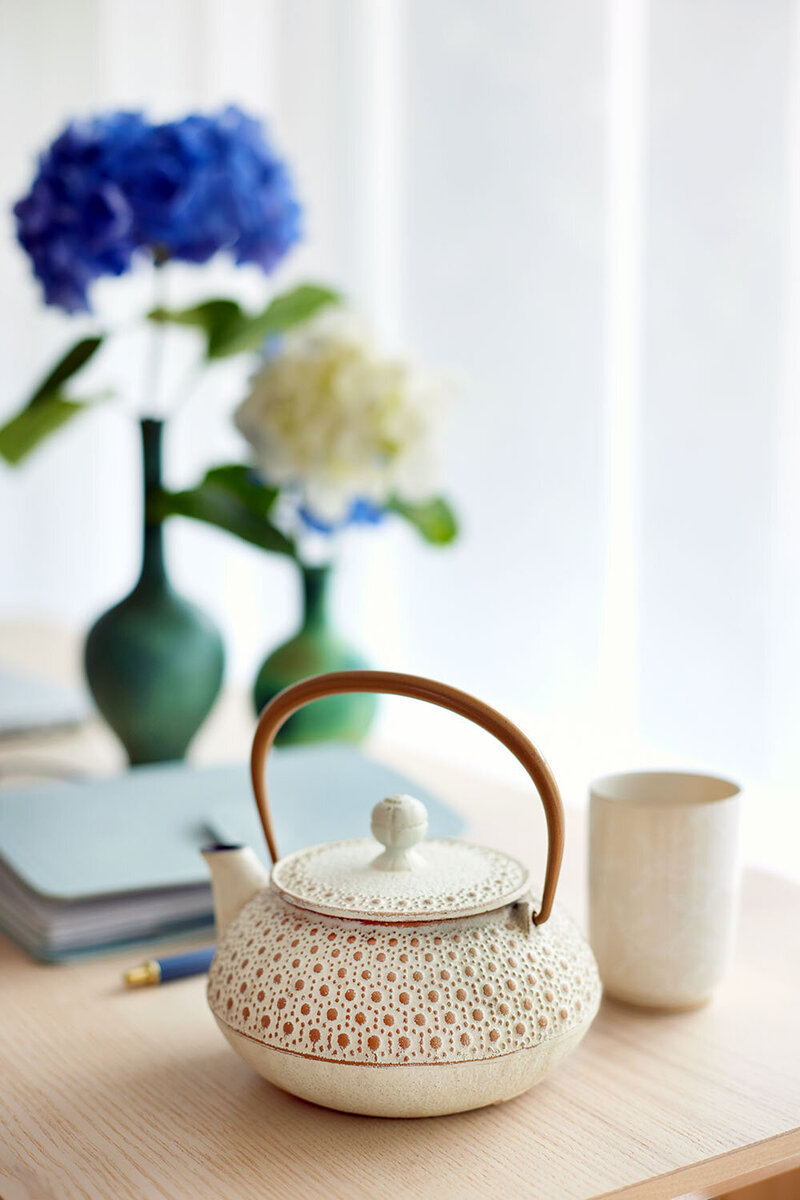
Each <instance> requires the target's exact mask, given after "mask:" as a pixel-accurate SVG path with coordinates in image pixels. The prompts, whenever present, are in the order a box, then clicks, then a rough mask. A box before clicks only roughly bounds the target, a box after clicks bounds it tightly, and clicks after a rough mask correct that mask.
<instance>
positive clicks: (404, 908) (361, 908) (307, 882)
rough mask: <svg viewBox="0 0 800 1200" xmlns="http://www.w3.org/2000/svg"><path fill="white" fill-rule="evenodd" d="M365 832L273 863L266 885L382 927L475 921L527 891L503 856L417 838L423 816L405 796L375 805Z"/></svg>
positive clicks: (520, 870)
mask: <svg viewBox="0 0 800 1200" xmlns="http://www.w3.org/2000/svg"><path fill="white" fill-rule="evenodd" d="M371 827H372V833H373V834H374V838H355V839H351V840H348V841H343V842H329V843H326V844H325V845H322V846H311V847H309V848H308V849H305V850H298V851H296V852H295V853H294V854H289V855H287V856H286V857H285V858H281V859H279V860H278V862H277V863H276V864H275V866H274V867H273V870H272V882H273V884H274V885H275V887H276V888H277V889H278V890H279V891H280V892H281V893H282V894H283V895H284V896H285V897H286V899H287V900H289V901H290V902H291V903H292V904H296V905H298V906H299V907H300V908H305V909H310V910H311V911H312V912H317V913H320V914H323V915H325V916H334V917H350V918H353V919H356V920H364V919H369V920H373V921H386V922H388V923H390V924H395V923H396V924H402V923H406V922H409V921H436V920H446V919H447V918H449V917H470V916H476V915H477V914H478V913H483V912H490V911H492V910H493V909H496V908H502V907H503V906H504V905H506V904H510V903H512V902H513V901H514V900H518V899H519V897H520V896H521V895H523V893H524V892H525V891H526V890H527V888H528V871H527V868H526V867H524V866H523V865H522V863H520V862H518V861H517V860H516V859H515V858H511V857H510V856H509V855H507V854H502V853H501V852H500V851H498V850H489V849H487V848H486V847H484V846H475V845H472V844H471V843H469V842H461V841H454V840H450V839H446V838H441V839H433V838H432V839H430V840H427V841H424V840H423V839H424V838H425V834H426V833H427V830H428V813H427V809H426V808H425V805H424V804H423V803H422V802H421V801H420V800H415V799H414V797H413V796H389V797H387V798H386V799H385V800H382V801H381V802H380V803H379V804H376V805H375V807H374V809H373V810H372V826H371ZM374 839H377V841H378V842H380V843H382V845H383V846H384V849H383V851H380V850H379V848H378V846H377V845H376V841H375V840H374Z"/></svg>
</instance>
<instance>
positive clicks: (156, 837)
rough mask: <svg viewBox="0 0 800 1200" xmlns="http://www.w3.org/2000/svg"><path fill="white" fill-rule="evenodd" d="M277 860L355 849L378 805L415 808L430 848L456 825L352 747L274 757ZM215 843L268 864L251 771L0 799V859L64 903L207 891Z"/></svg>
mask: <svg viewBox="0 0 800 1200" xmlns="http://www.w3.org/2000/svg"><path fill="white" fill-rule="evenodd" d="M267 782H268V785H269V792H270V801H271V804H272V807H273V812H274V821H275V831H276V836H277V839H278V846H279V848H280V851H281V853H284V854H285V853H289V852H290V851H292V850H297V849H299V848H300V847H302V846H305V845H312V844H314V843H318V842H327V841H336V840H338V839H340V838H348V837H363V836H365V835H367V834H368V833H369V819H370V811H371V808H372V806H373V804H375V803H376V802H377V801H378V800H380V799H381V798H382V797H383V796H387V795H391V794H393V793H395V792H410V793H411V794H412V795H416V796H417V797H418V798H419V799H421V800H423V801H424V802H425V804H426V805H427V807H428V813H429V817H430V835H431V836H432V837H451V836H456V835H458V834H459V833H460V832H461V830H462V828H463V821H462V819H461V818H460V817H459V816H458V815H457V814H456V813H454V812H453V811H452V810H451V809H449V808H447V807H446V806H444V805H443V804H442V803H441V802H440V801H438V800H436V798H435V797H433V796H431V795H430V794H429V793H427V792H426V791H425V790H424V789H422V788H420V787H418V786H417V784H416V783H414V782H413V781H411V780H410V779H408V778H406V777H404V776H403V775H401V774H399V773H398V772H396V771H394V770H391V769H390V768H388V767H384V766H382V765H381V764H379V763H377V762H375V761H374V760H372V759H370V758H368V757H366V756H365V755H364V754H362V753H361V752H360V751H358V750H356V749H353V748H352V747H349V746H342V745H333V746H314V747H303V748H291V749H283V750H276V751H275V752H274V753H273V754H272V755H271V756H270V762H269V766H268V781H267ZM213 841H225V842H243V843H246V844H248V845H250V846H252V847H253V849H254V850H255V851H256V853H258V854H259V856H260V857H261V858H262V860H263V861H265V862H266V849H265V846H264V835H263V832H262V830H261V824H260V821H259V819H258V814H257V811H256V806H255V801H254V800H253V794H252V789H251V785H250V779H249V768H248V767H247V766H245V765H241V766H238V765H237V766H221V767H212V768H199V767H188V766H186V765H184V764H168V765H157V766H147V767H134V768H132V769H131V770H129V771H126V772H125V773H124V774H121V775H118V776H114V777H112V778H104V779H93V780H89V781H80V782H63V783H55V784H52V783H49V784H46V785H41V786H36V787H27V788H25V789H19V790H13V791H12V790H9V791H2V792H0V857H2V859H3V860H4V862H5V863H6V864H7V865H8V866H9V867H10V868H11V869H12V870H13V871H14V872H15V874H16V875H17V876H18V877H19V878H20V879H22V880H23V881H24V882H25V883H26V884H27V885H28V886H29V887H31V888H32V889H33V890H34V891H36V892H38V893H39V894H40V895H42V896H47V897H50V898H53V899H57V900H62V901H67V902H69V901H75V900H82V899H88V898H90V897H97V896H103V895H109V894H118V893H120V892H136V891H142V890H150V889H154V888H171V887H185V886H187V885H192V884H199V883H205V882H207V880H208V873H207V868H206V866H205V863H204V862H203V861H202V859H201V858H200V853H199V851H200V849H201V848H202V846H204V845H206V844H207V843H209V842H213Z"/></svg>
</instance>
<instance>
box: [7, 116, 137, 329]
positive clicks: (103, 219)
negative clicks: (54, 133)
mask: <svg viewBox="0 0 800 1200" xmlns="http://www.w3.org/2000/svg"><path fill="white" fill-rule="evenodd" d="M144 129H145V126H144V122H143V121H142V118H141V117H139V116H137V115H136V114H133V113H114V114H112V115H110V116H107V117H97V118H95V119H94V120H91V121H76V122H73V123H72V124H71V125H68V126H67V128H66V129H65V130H64V131H63V133H61V134H60V135H59V137H57V138H56V140H55V141H54V142H53V144H52V146H50V148H49V150H47V151H46V152H45V153H44V154H43V155H42V156H41V158H40V160H39V171H38V174H37V176H36V179H35V180H34V183H33V186H32V188H31V190H30V192H29V193H28V195H27V196H25V197H24V198H23V199H22V200H20V201H19V202H18V203H17V204H16V205H15V206H14V213H15V215H16V218H17V236H18V238H19V241H20V243H21V244H22V246H23V247H24V248H25V250H27V252H28V254H29V255H30V258H31V260H32V262H33V269H34V273H35V274H36V276H37V278H38V279H39V280H40V282H41V284H42V286H43V288H44V295H45V302H46V303H47V304H55V305H58V306H59V307H60V308H64V309H66V310H67V312H77V311H80V310H85V309H88V307H89V304H88V299H87V294H86V289H87V287H88V285H89V284H90V283H91V282H92V280H93V279H97V278H98V277H99V276H100V275H121V274H123V272H125V271H127V270H128V268H129V267H130V262H131V256H132V254H133V251H134V250H135V248H136V244H137V243H136V237H135V234H134V215H133V212H132V210H131V207H130V204H129V202H128V199H127V197H126V196H125V194H124V192H123V190H122V188H121V186H120V184H119V181H118V180H116V179H115V178H114V175H113V172H112V171H111V169H110V164H109V148H110V146H112V145H113V146H115V147H117V149H118V152H119V153H122V154H124V153H125V152H126V150H127V149H129V148H130V147H131V145H132V144H133V143H135V142H137V141H138V140H139V139H140V138H141V136H142V133H143V131H144Z"/></svg>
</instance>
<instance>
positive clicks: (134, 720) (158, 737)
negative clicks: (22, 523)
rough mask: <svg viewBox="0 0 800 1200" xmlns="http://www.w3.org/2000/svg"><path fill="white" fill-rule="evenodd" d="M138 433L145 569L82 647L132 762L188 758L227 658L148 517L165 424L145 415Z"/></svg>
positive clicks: (95, 691) (98, 696)
mask: <svg viewBox="0 0 800 1200" xmlns="http://www.w3.org/2000/svg"><path fill="white" fill-rule="evenodd" d="M141 432H142V461H143V468H144V496H145V521H144V550H143V555H142V570H141V574H140V575H139V580H138V582H137V584H136V586H135V587H134V589H133V591H132V592H131V593H130V595H129V596H126V597H125V599H124V600H122V601H120V603H119V604H116V605H115V606H114V607H113V608H112V609H109V611H108V612H107V613H104V614H103V616H102V617H100V618H99V620H98V621H97V622H96V623H95V625H94V626H93V627H92V629H91V630H90V632H89V636H88V638H87V639H86V649H85V668H86V678H87V680H88V682H89V687H90V688H91V692H92V695H93V696H94V699H95V702H96V704H97V707H98V708H99V709H100V712H101V713H102V714H103V716H104V717H105V719H106V721H107V722H108V724H109V725H110V726H111V728H112V729H113V730H114V732H115V733H116V735H117V737H118V738H119V739H120V741H121V742H122V744H123V745H124V747H125V749H126V751H127V753H128V758H129V760H130V762H131V763H132V764H133V763H152V762H166V761H169V760H172V759H180V758H183V757H184V755H185V754H186V750H187V748H188V746H189V743H190V742H191V740H192V738H193V737H194V735H195V733H197V730H198V729H199V728H200V726H201V725H202V723H203V721H204V720H205V718H206V717H207V716H208V714H209V712H210V711H211V707H212V705H213V703H214V701H215V700H216V698H217V695H218V694H219V690H220V687H221V684H222V673H223V666H224V657H225V656H224V649H223V645H222V638H221V637H220V634H219V631H218V629H217V628H216V626H215V625H214V623H213V622H212V621H211V620H210V618H209V617H207V616H206V615H205V613H203V612H201V610H200V609H199V608H197V607H196V606H195V605H194V604H191V603H190V602H189V601H188V600H185V599H184V598H183V597H182V596H179V595H178V593H177V592H176V591H175V590H174V588H173V587H172V584H171V583H170V581H169V579H168V577H167V573H166V568H165V565H164V537H163V532H164V531H163V527H162V523H161V521H158V520H153V519H149V518H148V516H147V501H148V498H149V497H150V496H151V495H152V494H153V493H154V492H155V491H157V490H158V489H159V488H160V487H161V440H162V433H163V422H162V421H153V420H144V421H142V422H141Z"/></svg>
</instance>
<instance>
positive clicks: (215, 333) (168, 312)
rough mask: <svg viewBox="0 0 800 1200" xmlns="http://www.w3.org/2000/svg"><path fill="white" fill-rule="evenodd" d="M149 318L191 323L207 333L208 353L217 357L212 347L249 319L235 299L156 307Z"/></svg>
mask: <svg viewBox="0 0 800 1200" xmlns="http://www.w3.org/2000/svg"><path fill="white" fill-rule="evenodd" d="M147 317H148V320H150V321H157V322H159V323H160V324H165V323H167V322H169V323H170V324H173V325H190V326H193V327H194V328H195V329H200V330H201V331H202V332H203V333H204V334H205V335H206V354H207V355H208V357H209V358H213V357H215V355H214V354H213V353H212V349H213V348H214V347H216V346H217V345H219V344H221V343H223V342H224V340H225V338H226V336H228V334H229V332H230V330H231V329H233V328H235V327H237V326H238V325H239V324H240V323H241V322H242V321H246V320H248V317H247V314H246V313H245V311H244V310H243V309H242V307H241V306H240V305H239V304H237V303H236V301H235V300H206V301H205V303H204V304H196V305H194V306H193V307H192V308H182V309H171V308H154V309H153V310H152V312H149V313H148V314H147Z"/></svg>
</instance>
